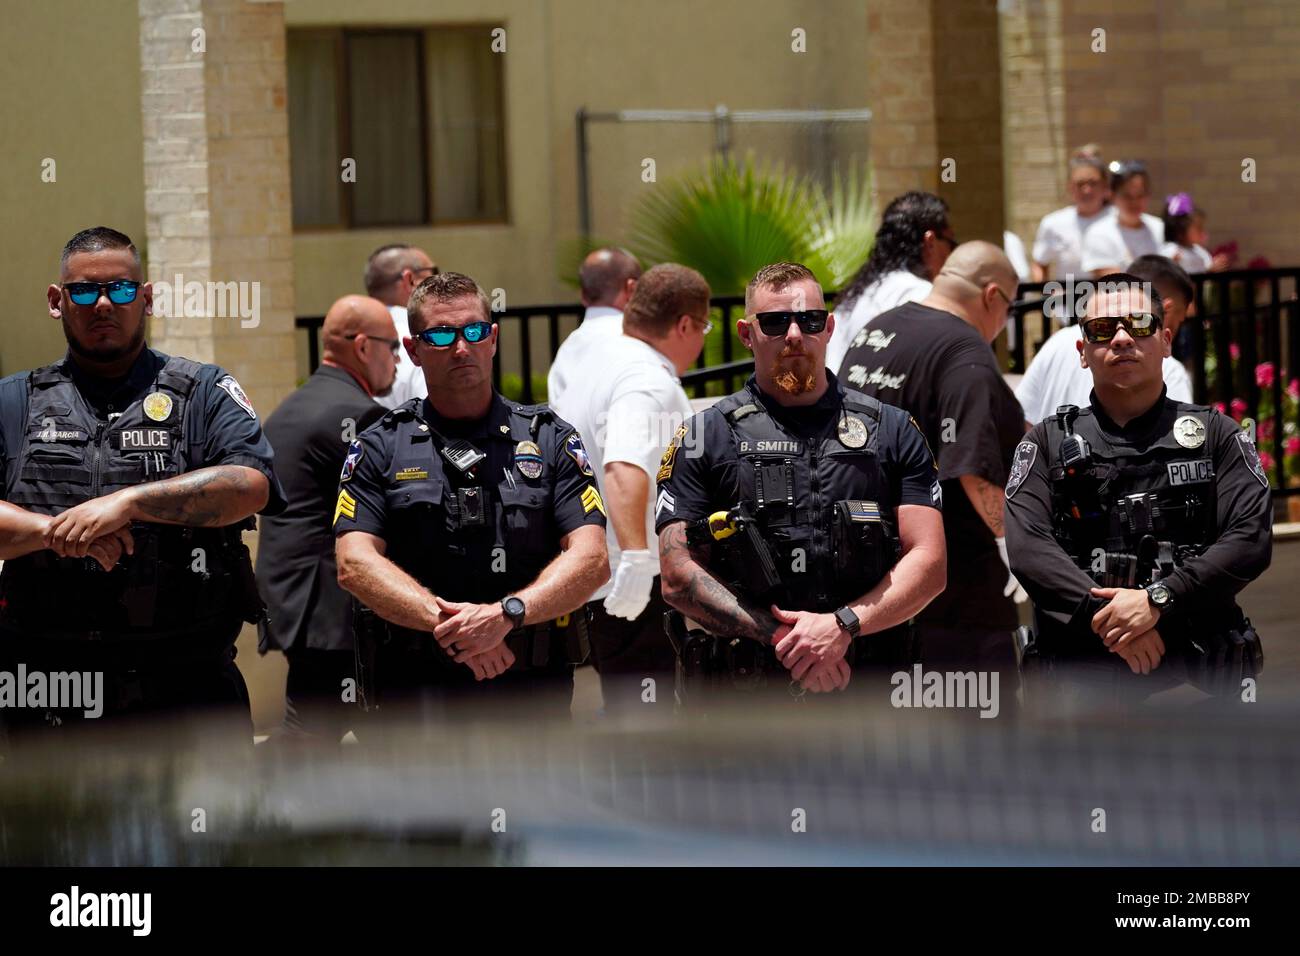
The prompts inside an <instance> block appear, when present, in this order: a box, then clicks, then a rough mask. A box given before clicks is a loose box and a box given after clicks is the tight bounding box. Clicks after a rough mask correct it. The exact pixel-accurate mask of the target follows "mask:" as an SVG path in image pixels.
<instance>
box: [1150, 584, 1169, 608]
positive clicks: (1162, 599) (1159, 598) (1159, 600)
mask: <svg viewBox="0 0 1300 956" xmlns="http://www.w3.org/2000/svg"><path fill="white" fill-rule="evenodd" d="M1151 600H1152V601H1154V602H1155V603H1156V604H1168V603H1169V589H1168V588H1166V587H1160V586H1157V587H1153V588H1152V589H1151Z"/></svg>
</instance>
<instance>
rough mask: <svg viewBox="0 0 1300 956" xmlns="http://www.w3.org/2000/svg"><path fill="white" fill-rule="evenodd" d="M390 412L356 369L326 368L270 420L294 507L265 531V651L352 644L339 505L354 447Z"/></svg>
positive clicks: (261, 543) (261, 539)
mask: <svg viewBox="0 0 1300 956" xmlns="http://www.w3.org/2000/svg"><path fill="white" fill-rule="evenodd" d="M385 411H386V409H385V408H384V407H383V406H382V405H379V404H378V403H376V402H375V401H374V399H372V398H371V397H370V395H369V393H368V392H367V391H366V390H365V388H364V386H363V385H362V384H361V383H360V382H359V381H358V380H357V379H356V378H354V377H353V376H352V375H351V373H349V372H347V371H346V370H344V369H341V368H338V367H336V366H331V365H322V366H320V368H318V369H316V371H315V372H313V373H312V376H311V378H309V379H307V381H306V383H305V384H304V385H303V386H302V388H300V389H298V390H297V391H295V392H294V393H293V394H292V395H290V396H289V397H288V398H286V399H285V400H284V401H283V402H281V403H280V407H279V408H277V409H276V410H275V411H274V412H273V413H272V414H271V416H270V417H269V418H267V420H266V435H267V437H268V438H269V439H270V440H271V443H272V444H273V445H274V446H275V457H276V464H275V470H276V472H277V474H279V476H280V481H281V482H282V483H283V485H284V490H285V494H286V496H287V497H288V500H289V504H288V507H287V508H285V510H284V512H283V513H282V514H280V515H277V516H276V517H274V518H267V519H265V520H264V521H263V522H262V528H261V533H260V535H259V536H258V545H257V583H258V586H259V588H260V589H261V592H262V597H263V600H265V601H266V605H267V610H268V613H269V615H270V622H269V624H268V626H267V627H266V629H265V631H266V633H265V640H264V645H263V646H262V647H261V648H260V649H261V650H263V651H265V650H266V649H268V648H276V649H278V650H282V651H289V650H300V649H303V648H311V649H315V650H343V651H350V650H351V649H352V609H351V603H350V598H349V596H348V594H347V592H345V591H344V590H343V589H342V588H340V587H339V584H338V567H337V565H336V564H335V561H334V528H333V518H334V502H335V499H336V498H337V497H338V487H339V469H340V468H342V467H343V460H344V459H345V458H346V457H347V453H348V446H349V445H350V444H351V442H352V440H353V439H354V438H355V437H356V436H357V435H360V434H361V433H362V432H363V431H365V430H366V429H367V428H369V427H370V426H371V425H373V424H374V423H375V422H377V421H378V420H379V419H380V418H381V417H383V415H384V413H385Z"/></svg>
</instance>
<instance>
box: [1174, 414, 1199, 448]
mask: <svg viewBox="0 0 1300 956" xmlns="http://www.w3.org/2000/svg"><path fill="white" fill-rule="evenodd" d="M1174 441H1176V442H1178V444H1180V445H1182V446H1183V447H1184V448H1200V447H1201V446H1202V445H1204V444H1205V424H1204V423H1203V422H1202V421H1201V420H1200V419H1199V418H1197V417H1196V416H1195V415H1181V416H1179V418H1178V420H1177V421H1175V422H1174Z"/></svg>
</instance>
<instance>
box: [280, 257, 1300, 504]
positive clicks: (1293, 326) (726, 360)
mask: <svg viewBox="0 0 1300 956" xmlns="http://www.w3.org/2000/svg"><path fill="white" fill-rule="evenodd" d="M1192 278H1193V282H1194V283H1195V285H1196V312H1195V316H1193V317H1192V318H1189V320H1188V321H1187V322H1186V323H1185V324H1184V326H1183V330H1182V331H1181V332H1180V334H1179V337H1178V340H1177V341H1176V343H1175V355H1177V356H1178V357H1179V358H1180V359H1182V360H1184V361H1186V362H1187V363H1188V364H1189V365H1190V367H1191V378H1192V396H1193V398H1194V400H1195V401H1197V402H1198V403H1204V404H1219V405H1221V406H1222V407H1223V410H1224V411H1225V412H1227V413H1229V414H1232V415H1233V417H1234V418H1236V419H1237V420H1238V421H1242V420H1245V419H1251V420H1254V421H1255V422H1256V423H1257V425H1256V444H1257V446H1258V448H1259V451H1260V454H1261V458H1262V459H1263V461H1264V464H1265V467H1266V468H1267V469H1268V471H1269V472H1271V475H1270V477H1271V479H1272V484H1273V487H1274V491H1275V493H1277V494H1281V495H1298V494H1300V385H1297V387H1296V388H1292V383H1293V382H1295V381H1296V379H1298V378H1300V301H1298V300H1297V294H1298V293H1300V266H1295V267H1287V268H1279V269H1255V270H1241V271H1235V272H1220V273H1213V274H1206V275H1198V276H1193V277H1192ZM827 301H828V303H830V302H833V301H834V294H828V295H827ZM1045 302H1046V299H1045V298H1044V295H1043V284H1041V283H1022V284H1021V286H1020V289H1019V292H1018V294H1017V297H1016V302H1015V304H1014V305H1013V307H1012V310H1011V316H1010V319H1009V321H1008V327H1007V333H1006V354H1007V371H1008V372H1010V373H1013V374H1023V372H1024V370H1025V368H1026V364H1027V363H1026V357H1027V356H1032V355H1033V354H1034V353H1035V352H1036V351H1037V349H1038V348H1039V347H1040V346H1041V344H1042V343H1043V342H1044V341H1046V339H1047V337H1048V336H1050V335H1051V334H1052V333H1053V332H1054V331H1056V330H1057V329H1058V328H1060V324H1059V323H1058V321H1057V320H1056V319H1054V318H1053V317H1052V316H1050V315H1048V314H1046V313H1045V312H1044V303H1045ZM744 306H745V299H744V296H719V297H717V298H715V299H713V300H712V307H713V324H714V329H713V331H712V332H711V333H710V334H709V337H708V340H707V341H706V342H705V347H704V351H703V353H702V354H701V355H700V358H699V360H698V361H697V362H696V366H695V368H694V369H692V370H691V371H689V372H687V373H686V374H685V375H683V376H682V385H683V386H684V387H685V389H686V391H687V392H688V393H689V394H691V395H692V396H693V397H697V398H698V397H701V396H703V395H725V394H727V393H729V392H733V391H735V390H736V389H738V388H739V387H740V386H741V385H742V384H743V383H744V381H745V379H746V378H748V376H749V374H750V373H751V372H752V371H753V368H754V362H753V360H752V359H751V358H750V357H749V353H748V352H747V351H746V350H745V348H744V346H743V345H741V343H740V340H739V338H738V337H737V335H736V332H735V323H736V319H737V318H739V317H740V315H741V314H742V312H743V310H744ZM583 311H584V310H583V307H582V306H581V305H578V304H562V305H536V306H518V307H514V308H509V309H504V310H502V311H500V312H497V313H495V314H494V318H495V319H496V321H497V323H498V324H499V325H500V326H501V341H500V344H499V346H498V350H497V357H496V362H495V364H494V367H493V381H494V382H495V384H496V386H497V388H498V389H500V390H501V391H502V392H503V394H505V395H507V396H508V397H510V398H513V399H515V400H517V401H521V402H525V403H531V402H535V401H541V400H544V399H545V374H544V373H545V371H546V369H545V368H544V367H542V368H539V367H538V363H537V362H536V361H535V355H534V353H535V351H538V350H539V349H538V348H537V347H536V343H537V342H539V341H541V342H543V343H544V346H543V347H542V348H540V351H542V352H544V353H545V354H546V355H547V356H554V355H555V353H556V351H557V350H558V349H559V347H560V343H561V342H562V341H563V339H564V334H563V333H562V322H563V321H564V320H565V319H573V320H575V321H577V322H579V323H580V322H581V320H582V315H583ZM323 321H324V319H323V317H322V316H305V317H300V318H298V319H296V320H295V325H296V326H297V327H298V329H300V330H302V331H303V332H305V333H306V335H307V349H308V364H309V367H310V369H311V370H312V371H315V369H316V366H317V365H318V364H319V362H320V347H319V330H320V326H321V324H322V322H323ZM507 346H509V348H508V349H507ZM1224 356H1226V357H1227V358H1228V360H1227V361H1223V360H1222V358H1223V357H1224ZM503 357H504V358H505V361H504V363H503ZM503 365H504V368H503ZM1288 448H1290V449H1293V453H1292V454H1288V453H1287V450H1288ZM1288 484H1294V485H1296V487H1288Z"/></svg>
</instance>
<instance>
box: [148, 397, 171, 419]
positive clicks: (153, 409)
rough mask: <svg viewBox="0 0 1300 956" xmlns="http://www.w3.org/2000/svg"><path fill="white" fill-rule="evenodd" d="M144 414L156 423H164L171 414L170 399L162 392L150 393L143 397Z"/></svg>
mask: <svg viewBox="0 0 1300 956" xmlns="http://www.w3.org/2000/svg"><path fill="white" fill-rule="evenodd" d="M144 413H145V414H146V415H148V416H149V417H150V418H151V419H153V420H154V421H156V422H165V421H167V419H168V417H169V416H170V415H171V413H172V399H171V396H170V395H167V394H166V393H164V392H150V393H149V394H148V395H146V396H145V397H144Z"/></svg>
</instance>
